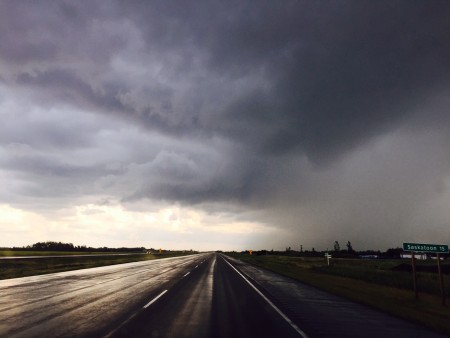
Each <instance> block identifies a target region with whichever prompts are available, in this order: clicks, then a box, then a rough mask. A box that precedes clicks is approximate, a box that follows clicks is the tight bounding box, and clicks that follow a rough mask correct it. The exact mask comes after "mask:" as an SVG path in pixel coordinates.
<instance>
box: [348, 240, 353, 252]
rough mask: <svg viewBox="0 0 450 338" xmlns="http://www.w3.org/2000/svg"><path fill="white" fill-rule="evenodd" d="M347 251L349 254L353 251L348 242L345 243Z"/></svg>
mask: <svg viewBox="0 0 450 338" xmlns="http://www.w3.org/2000/svg"><path fill="white" fill-rule="evenodd" d="M347 251H348V252H349V253H352V252H353V251H354V250H353V247H352V243H350V241H348V242H347Z"/></svg>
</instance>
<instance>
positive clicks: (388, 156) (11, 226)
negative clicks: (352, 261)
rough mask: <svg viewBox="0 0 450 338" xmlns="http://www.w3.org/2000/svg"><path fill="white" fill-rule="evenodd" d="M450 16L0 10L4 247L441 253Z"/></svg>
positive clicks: (66, 6) (449, 147)
mask: <svg viewBox="0 0 450 338" xmlns="http://www.w3.org/2000/svg"><path fill="white" fill-rule="evenodd" d="M449 18H450V3H449V2H448V1H422V0H420V1H414V0H405V1H392V0H389V1H363V0H355V1H272V0H270V1H261V0H257V1H242V0H236V1H230V0H227V1H193V2H186V1H167V0H161V1H34V0H33V1H1V2H0V121H1V123H0V187H1V189H0V233H1V236H0V246H22V245H28V244H32V243H35V242H37V241H46V240H56V241H63V242H71V243H74V244H75V245H88V246H145V247H156V248H159V247H162V248H168V249H191V248H192V249H199V250H214V249H223V250H230V249H233V250H243V249H254V250H256V249H263V248H266V249H272V248H273V249H284V248H285V247H287V246H291V247H292V248H293V249H299V247H300V245H303V248H304V249H306V250H311V248H312V247H315V248H316V250H323V249H326V248H332V246H333V243H334V241H335V240H338V241H339V242H340V243H341V246H344V244H345V243H346V242H347V241H351V242H352V244H353V247H354V248H355V249H356V250H363V249H382V250H385V249H387V248H390V247H397V246H401V245H402V243H403V242H408V241H409V242H424V243H441V244H450V232H449V228H450V111H449V107H450V94H449V93H450V20H449Z"/></svg>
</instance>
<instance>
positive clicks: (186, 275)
mask: <svg viewBox="0 0 450 338" xmlns="http://www.w3.org/2000/svg"><path fill="white" fill-rule="evenodd" d="M190 273H191V272H190V271H189V272H187V273H186V274H185V275H184V276H183V277H182V278H184V277H186V276H187V275H189V274H190Z"/></svg>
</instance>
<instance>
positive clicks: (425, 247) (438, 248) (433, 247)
mask: <svg viewBox="0 0 450 338" xmlns="http://www.w3.org/2000/svg"><path fill="white" fill-rule="evenodd" d="M403 250H404V251H416V252H433V253H447V252H448V245H443V244H421V243H403Z"/></svg>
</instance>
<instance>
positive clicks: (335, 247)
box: [334, 241, 341, 251]
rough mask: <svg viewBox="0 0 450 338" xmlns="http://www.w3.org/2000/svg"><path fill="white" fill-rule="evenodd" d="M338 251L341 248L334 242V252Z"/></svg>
mask: <svg viewBox="0 0 450 338" xmlns="http://www.w3.org/2000/svg"><path fill="white" fill-rule="evenodd" d="M339 250H341V246H340V245H339V242H338V241H335V242H334V251H339Z"/></svg>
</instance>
